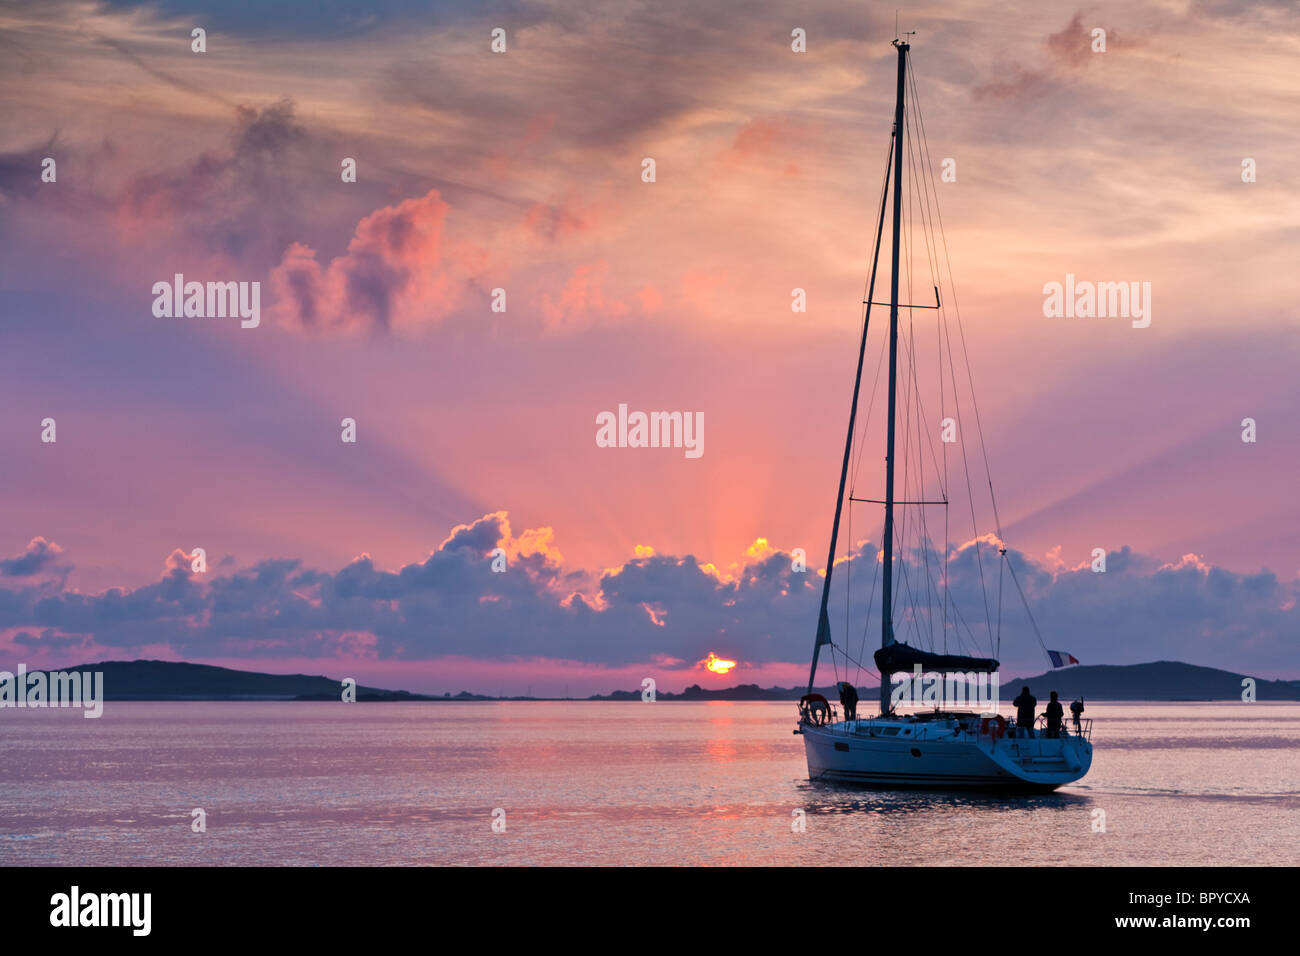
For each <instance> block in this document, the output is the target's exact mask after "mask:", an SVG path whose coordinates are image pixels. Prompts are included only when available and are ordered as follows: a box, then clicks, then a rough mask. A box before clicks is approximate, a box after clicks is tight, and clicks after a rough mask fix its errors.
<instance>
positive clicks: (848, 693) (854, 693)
mask: <svg viewBox="0 0 1300 956" xmlns="http://www.w3.org/2000/svg"><path fill="white" fill-rule="evenodd" d="M840 704H841V706H843V708H844V719H845V720H857V719H858V689H857V688H856V687H854V686H853V685H852V684H850V683H849V682H848V681H846V680H842V681H840Z"/></svg>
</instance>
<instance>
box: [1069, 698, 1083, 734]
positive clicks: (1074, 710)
mask: <svg viewBox="0 0 1300 956" xmlns="http://www.w3.org/2000/svg"><path fill="white" fill-rule="evenodd" d="M1070 713H1071V714H1073V715H1074V732H1075V733H1076V734H1081V733H1083V722H1082V721H1081V720H1079V715H1080V714H1082V713H1083V695H1082V694H1080V695H1079V699H1078V700H1076V701H1075V702H1074V703H1073V704H1071V705H1070Z"/></svg>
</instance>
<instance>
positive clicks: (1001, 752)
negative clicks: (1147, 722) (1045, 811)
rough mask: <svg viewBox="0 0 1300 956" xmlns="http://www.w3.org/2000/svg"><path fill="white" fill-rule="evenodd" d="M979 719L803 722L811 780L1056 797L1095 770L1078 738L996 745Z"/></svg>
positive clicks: (1016, 740) (801, 729) (1018, 740)
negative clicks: (1057, 790)
mask: <svg viewBox="0 0 1300 956" xmlns="http://www.w3.org/2000/svg"><path fill="white" fill-rule="evenodd" d="M977 720H978V719H977V718H976V719H974V720H972V719H971V718H969V717H965V718H963V717H952V718H938V719H936V718H934V717H923V718H917V717H876V718H871V719H867V720H856V721H839V722H837V723H833V724H827V725H823V726H816V725H814V724H807V723H801V724H800V725H799V727H798V728H797V729H796V731H795V732H796V733H800V734H802V735H803V742H804V751H805V753H806V754H807V757H808V776H809V778H810V779H812V780H828V781H835V782H839V783H854V784H860V785H869V786H876V787H922V788H945V789H946V788H949V787H976V788H999V789H1001V788H1010V789H1021V790H1054V789H1055V788H1057V787H1059V786H1061V785H1062V784H1067V783H1071V782H1073V781H1075V780H1078V779H1079V778H1080V777H1082V776H1083V775H1084V774H1086V773H1087V772H1088V769H1089V768H1090V767H1091V766H1092V744H1091V743H1090V742H1089V741H1088V740H1087V739H1086V738H1084V737H1082V736H1076V735H1065V734H1064V733H1063V736H1061V737H1059V738H1048V737H1043V736H1038V737H1034V738H1032V739H1030V738H1013V737H1002V738H1000V739H999V738H996V737H994V736H992V735H990V734H988V733H983V734H981V733H979V730H978V723H977Z"/></svg>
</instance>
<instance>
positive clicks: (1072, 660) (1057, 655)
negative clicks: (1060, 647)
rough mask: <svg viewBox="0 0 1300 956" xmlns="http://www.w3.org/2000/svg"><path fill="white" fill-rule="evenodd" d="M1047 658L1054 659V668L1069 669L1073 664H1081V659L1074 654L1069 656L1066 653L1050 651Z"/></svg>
mask: <svg viewBox="0 0 1300 956" xmlns="http://www.w3.org/2000/svg"><path fill="white" fill-rule="evenodd" d="M1047 656H1048V657H1050V658H1051V659H1052V668H1053V669H1055V668H1057V667H1069V666H1070V665H1071V664H1077V663H1079V659H1078V658H1077V657H1075V656H1074V655H1073V654H1067V653H1065V651H1048V652H1047Z"/></svg>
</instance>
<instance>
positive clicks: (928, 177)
mask: <svg viewBox="0 0 1300 956" xmlns="http://www.w3.org/2000/svg"><path fill="white" fill-rule="evenodd" d="M909 67H910V64H909ZM910 80H911V85H912V89H913V102H914V103H916V104H917V105H916V106H914V108H913V115H914V125H916V126H917V127H918V128H923V127H924V118H923V117H922V116H921V113H920V106H919V101H920V97H919V96H918V95H916V77H915V72H914V71H910ZM919 152H920V153H921V155H920V158H919V164H920V173H919V174H918V173H917V172H916V171H915V166H914V172H913V178H914V179H916V180H917V181H919V182H920V183H921V186H922V190H921V193H920V194H919V196H918V199H917V205H918V208H920V211H921V217H922V220H923V222H925V223H926V225H927V227H928V230H932V229H933V227H934V221H933V220H934V211H935V210H937V209H938V192H937V187H936V185H935V183H934V171H933V163H932V162H929V155H928V142H927V143H924V144H923V147H922V148H920V149H919ZM911 155H912V154H911V152H910V151H909V157H910V156H911ZM914 162H915V161H914ZM932 202H933V205H932ZM925 238H926V251H927V260H928V263H929V265H930V268H931V269H932V274H933V276H934V278H935V279H936V283H935V284H936V285H937V284H938V281H937V280H938V274H939V271H940V266H939V250H938V243H937V242H936V243H934V244H931V242H930V236H929V232H928V231H927V234H926V236H925ZM938 311H939V312H940V313H941V315H938V316H936V322H935V327H936V339H937V341H936V345H937V351H938V358H939V364H938V366H937V367H938V369H939V376H938V377H939V385H940V406H941V418H945V417H946V412H947V406H946V401H945V399H946V395H945V393H944V390H943V386H944V378H945V376H944V374H943V352H944V335H943V332H944V325H945V324H946V315H947V309H946V308H944V307H942V303H941V308H940V310H938ZM912 361H913V362H914V361H915V355H913V356H912ZM952 374H953V377H954V381H955V373H952ZM957 414H958V417H959V418H960V406H959V405H958V406H957ZM930 447H931V449H932V452H933V445H932V444H931V446H930ZM932 457H933V454H932ZM942 457H943V466H942V469H940V466H939V463H938V462H937V461H936V462H935V469H936V471H937V472H938V471H941V474H942V476H943V477H942V479H941V487H942V488H943V489H944V492H945V497H947V485H948V477H947V475H948V448H947V443H943V455H942ZM967 468H969V466H968V465H967ZM967 497H968V500H969V502H970V503H971V504H972V505H973V502H974V495H973V489H972V488H971V486H970V483H969V480H968V482H967ZM971 519H972V531H973V533H974V537H976V538H978V526H977V523H976V516H975V514H974V511H972V515H971ZM950 523H951V513H950V510H949V509H945V512H944V535H943V555H944V556H943V585H944V586H943V589H942V595H943V596H942V599H941V601H940V603H941V605H942V619H943V623H942V633H943V639H944V646H945V648H946V646H947V639H948V613H949V606H950V605H952V604H953V601H952V588H951V582H950V581H949V573H950V567H949V559H950V549H949V547H948V537H949V534H950V532H951V527H950ZM927 528H928V524H927ZM977 557H978V558H979V559H980V566H981V571H982V570H983V568H982V563H983V562H982V552H981V551H980V550H979V549H978V544H977ZM936 590H937V589H936ZM981 592H982V595H983V599H984V602H985V623H986V625H987V627H988V630H989V639H990V645H992V644H993V634H992V631H993V627H992V623H991V622H990V621H989V619H988V611H987V603H988V593H987V584H986V582H985V580H984V579H983V578H981ZM955 633H956V636H957V637H958V639H960V631H956V632H955Z"/></svg>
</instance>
